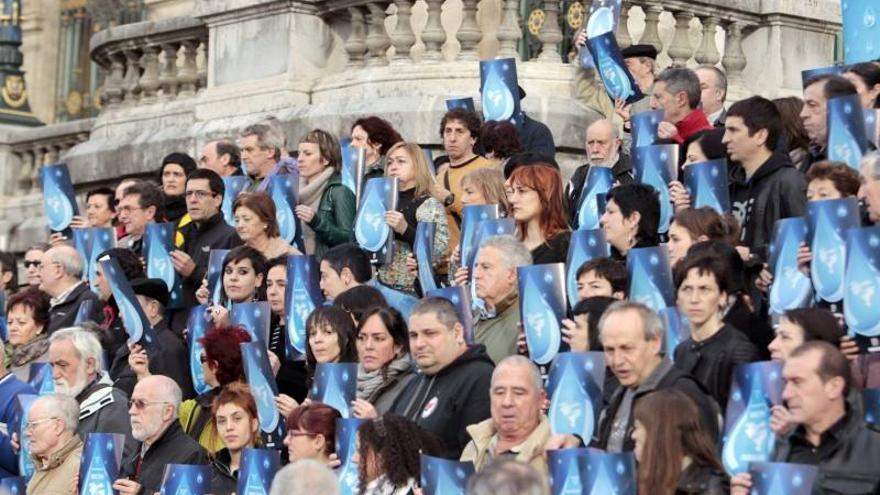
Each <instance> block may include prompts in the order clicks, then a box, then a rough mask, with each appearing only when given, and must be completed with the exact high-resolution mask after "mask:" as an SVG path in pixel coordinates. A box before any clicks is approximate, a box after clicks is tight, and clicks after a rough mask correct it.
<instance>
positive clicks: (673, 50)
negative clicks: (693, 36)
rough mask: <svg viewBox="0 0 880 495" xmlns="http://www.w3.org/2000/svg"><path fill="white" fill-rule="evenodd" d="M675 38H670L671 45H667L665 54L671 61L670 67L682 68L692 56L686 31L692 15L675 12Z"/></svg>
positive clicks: (684, 12) (685, 12)
mask: <svg viewBox="0 0 880 495" xmlns="http://www.w3.org/2000/svg"><path fill="white" fill-rule="evenodd" d="M674 16H675V36H673V38H672V43H671V44H670V45H669V49H668V50H667V53H668V54H669V58H671V59H672V65H674V66H677V67H684V66H685V65H687V61H688V60H689V59H690V58H691V55H693V48H691V42H690V38H689V37H688V29H689V27H690V22H691V19H693V18H694V14H693V13H691V12H687V11H680V12H675V14H674Z"/></svg>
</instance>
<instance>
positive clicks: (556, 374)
mask: <svg viewBox="0 0 880 495" xmlns="http://www.w3.org/2000/svg"><path fill="white" fill-rule="evenodd" d="M604 383H605V354H604V353H602V352H562V353H559V355H557V356H556V359H554V360H553V366H551V367H550V377H549V378H548V379H547V393H548V395H549V396H550V409H549V411H548V412H547V418H548V419H549V420H550V430H551V431H552V432H553V433H570V434H573V435H577V436H579V437H580V438H581V440H583V442H584V443H585V444H588V443H590V439H591V438H593V431H594V430H595V428H596V423H597V422H598V419H599V413H600V412H601V411H602V387H603V385H604Z"/></svg>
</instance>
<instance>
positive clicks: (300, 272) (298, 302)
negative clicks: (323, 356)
mask: <svg viewBox="0 0 880 495" xmlns="http://www.w3.org/2000/svg"><path fill="white" fill-rule="evenodd" d="M320 283H321V273H320V271H319V268H318V262H317V261H315V257H314V256H288V257H287V287H286V288H285V289H284V307H285V308H287V314H285V315H284V318H285V319H286V324H285V325H284V326H285V329H286V330H287V336H286V337H287V338H286V339H285V342H286V344H285V352H286V353H287V358H288V359H291V360H295V361H301V360H303V359H305V355H306V335H307V329H306V321H307V320H308V319H309V315H310V314H312V311H314V310H315V308H320V307H321V306H322V305H323V304H324V295H323V293H322V292H321V286H320Z"/></svg>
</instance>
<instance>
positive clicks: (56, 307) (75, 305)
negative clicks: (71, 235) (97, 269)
mask: <svg viewBox="0 0 880 495" xmlns="http://www.w3.org/2000/svg"><path fill="white" fill-rule="evenodd" d="M82 273H83V264H82V258H81V257H80V255H79V253H78V252H77V251H76V249H74V248H73V247H72V246H69V245H66V244H62V245H58V246H55V247H53V248H50V249H49V250H48V251H46V252H45V253H43V257H42V258H41V260H40V290H42V291H43V292H45V293H46V294H49V297H51V299H50V307H49V323H48V324H47V325H46V331H47V333H48V334H49V335H51V334H52V332H54V331H56V330H58V329H60V328H64V327H69V326H72V325H73V324H74V322H75V321H76V314H77V312H78V311H79V307H80V305H82V304H83V303H84V302H86V301H93V302H92V313H91V318H90V319H93V320H94V319H98V318H97V314H96V313H97V312H98V311H100V310H99V309H98V308H99V306H100V304H99V303H98V296H97V295H96V294H95V293H94V292H92V291H91V290H89V284H88V283H86V282H83V280H82Z"/></svg>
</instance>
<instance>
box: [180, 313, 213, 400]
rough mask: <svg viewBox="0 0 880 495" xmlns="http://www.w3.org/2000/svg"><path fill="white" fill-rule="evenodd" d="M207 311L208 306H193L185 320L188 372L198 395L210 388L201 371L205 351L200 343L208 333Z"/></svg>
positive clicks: (203, 372)
mask: <svg viewBox="0 0 880 495" xmlns="http://www.w3.org/2000/svg"><path fill="white" fill-rule="evenodd" d="M207 309H208V306H207V305H205V304H200V305H198V306H193V308H192V309H190V310H189V317H188V318H187V320H186V329H187V331H186V345H187V349H189V371H190V374H191V375H192V381H193V388H194V389H195V391H196V393H197V394H199V395H201V394H203V393H205V392H207V391H208V390H211V386H210V385H208V384H207V382H205V371H204V370H203V369H202V361H201V356H202V353H203V352H204V351H205V347H204V346H203V345H202V343H201V342H200V340H201V339H202V338H204V337H205V334H206V333H207V332H208V315H207V313H206V310H207Z"/></svg>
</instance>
